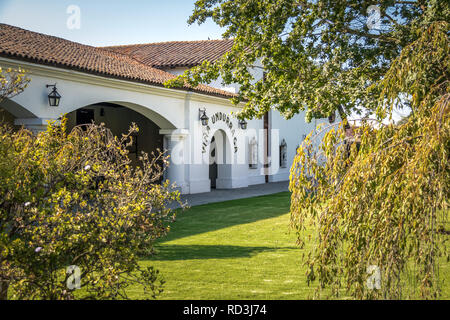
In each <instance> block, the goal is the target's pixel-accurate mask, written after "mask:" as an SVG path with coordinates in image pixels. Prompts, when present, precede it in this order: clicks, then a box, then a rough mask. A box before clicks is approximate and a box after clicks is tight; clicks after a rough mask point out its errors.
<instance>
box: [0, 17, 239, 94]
mask: <svg viewBox="0 0 450 320" xmlns="http://www.w3.org/2000/svg"><path fill="white" fill-rule="evenodd" d="M0 55H1V56H4V57H8V58H12V59H18V60H24V61H29V62H33V63H38V64H44V65H49V66H54V67H60V68H66V69H72V70H76V71H80V72H85V73H91V74H96V75H99V76H104V77H111V78H118V79H123V80H128V81H133V82H140V83H146V84H152V85H157V86H163V84H164V82H165V81H167V80H169V79H173V78H174V77H175V76H173V75H172V74H170V73H168V72H165V71H162V70H159V69H156V68H152V67H151V66H148V65H145V64H143V63H141V62H139V61H137V60H135V59H133V58H131V57H129V56H127V55H124V54H121V53H117V52H112V51H110V50H105V49H102V48H96V47H92V46H88V45H84V44H80V43H76V42H72V41H69V40H65V39H62V38H57V37H54V36H49V35H45V34H41V33H36V32H32V31H28V30H24V29H21V28H18V27H14V26H10V25H7V24H1V23H0ZM178 89H181V90H186V91H195V92H199V93H204V94H209V95H215V96H220V97H226V98H230V97H232V96H234V94H232V93H230V92H227V91H224V90H220V89H216V88H213V87H209V86H206V85H199V86H198V87H196V88H190V87H189V86H184V87H182V88H178Z"/></svg>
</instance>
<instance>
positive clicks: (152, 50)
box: [104, 39, 233, 68]
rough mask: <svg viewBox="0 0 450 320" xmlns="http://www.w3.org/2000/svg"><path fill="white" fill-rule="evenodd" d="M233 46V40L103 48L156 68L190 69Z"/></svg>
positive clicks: (173, 42) (220, 54)
mask: <svg viewBox="0 0 450 320" xmlns="http://www.w3.org/2000/svg"><path fill="white" fill-rule="evenodd" d="M232 46H233V40H232V39H227V40H200V41H170V42H158V43H147V44H135V45H124V46H112V47H104V49H108V50H111V51H113V52H119V53H123V54H126V55H128V56H130V57H132V58H134V59H136V60H138V61H140V62H142V63H144V64H146V65H149V66H151V67H156V68H164V67H172V68H173V67H192V66H195V65H198V64H200V63H202V62H203V61H205V60H208V61H210V62H214V61H216V60H217V59H219V58H220V57H222V56H223V55H224V54H225V53H226V52H227V51H229V50H230V49H231V47H232Z"/></svg>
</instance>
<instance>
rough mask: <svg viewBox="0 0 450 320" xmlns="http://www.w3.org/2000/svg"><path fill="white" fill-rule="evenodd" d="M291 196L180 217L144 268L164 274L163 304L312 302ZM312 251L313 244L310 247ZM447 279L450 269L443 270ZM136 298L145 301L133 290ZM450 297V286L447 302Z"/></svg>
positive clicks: (229, 203) (243, 202)
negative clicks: (165, 301) (294, 227)
mask: <svg viewBox="0 0 450 320" xmlns="http://www.w3.org/2000/svg"><path fill="white" fill-rule="evenodd" d="M289 196H290V194H289V193H287V192H284V193H279V194H274V195H270V196H263V197H256V198H250V199H241V200H232V201H227V202H222V203H215V204H208V205H202V206H196V207H193V208H191V209H189V210H187V211H186V212H183V213H181V214H179V216H178V217H177V221H176V222H175V223H174V224H173V225H172V230H171V232H170V233H169V235H168V236H167V237H165V238H164V239H161V240H160V241H159V242H158V243H157V246H156V248H157V250H158V254H157V255H156V256H155V257H153V258H151V259H148V260H143V261H142V264H143V265H153V266H155V267H156V268H157V269H159V270H160V272H161V274H162V275H163V277H164V279H165V280H166V283H165V285H164V292H163V293H162V295H161V296H159V299H176V300H182V299H230V300H233V299H255V300H256V299H283V300H287V299H307V298H310V297H311V296H312V294H313V291H314V287H308V286H307V284H306V281H305V279H306V277H305V268H304V266H303V265H302V262H301V256H302V253H303V252H304V251H306V250H305V249H303V250H301V249H299V248H298V247H297V246H296V245H295V233H294V232H293V231H292V232H291V231H290V229H289V213H288V212H289ZM309 245H312V244H309ZM442 271H443V274H444V275H445V278H446V279H449V278H450V267H449V264H448V263H447V264H446V266H445V267H444V268H443V270H442ZM129 294H130V297H131V298H135V299H139V297H140V294H141V291H140V289H139V288H138V287H133V288H132V289H130V291H129ZM449 297H450V288H449V284H448V281H446V286H445V288H444V296H443V298H447V299H448V298H449Z"/></svg>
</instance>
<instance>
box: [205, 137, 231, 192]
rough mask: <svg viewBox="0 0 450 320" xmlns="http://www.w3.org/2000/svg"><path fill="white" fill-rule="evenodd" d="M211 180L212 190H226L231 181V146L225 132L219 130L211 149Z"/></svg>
mask: <svg viewBox="0 0 450 320" xmlns="http://www.w3.org/2000/svg"><path fill="white" fill-rule="evenodd" d="M209 179H210V181H211V189H226V188H227V181H229V180H230V179H231V145H230V142H229V141H228V138H227V135H226V133H225V131H223V130H222V129H219V130H217V131H216V132H215V133H214V135H213V136H212V138H211V143H210V147H209Z"/></svg>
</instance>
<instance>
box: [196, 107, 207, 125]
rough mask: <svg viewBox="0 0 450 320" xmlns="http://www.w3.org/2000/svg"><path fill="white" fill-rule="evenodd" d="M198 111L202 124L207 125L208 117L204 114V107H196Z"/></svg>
mask: <svg viewBox="0 0 450 320" xmlns="http://www.w3.org/2000/svg"><path fill="white" fill-rule="evenodd" d="M198 111H199V117H200V121H201V122H202V125H203V126H205V127H206V126H207V125H208V121H209V118H208V116H207V115H206V108H204V109H198Z"/></svg>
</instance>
